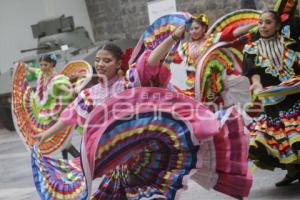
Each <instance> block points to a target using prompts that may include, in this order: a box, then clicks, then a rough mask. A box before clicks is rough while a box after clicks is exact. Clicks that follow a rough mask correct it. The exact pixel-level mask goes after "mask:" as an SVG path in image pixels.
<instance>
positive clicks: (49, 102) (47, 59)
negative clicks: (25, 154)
mask: <svg viewBox="0 0 300 200" xmlns="http://www.w3.org/2000/svg"><path fill="white" fill-rule="evenodd" d="M39 62H40V67H41V68H40V69H37V68H32V67H28V70H29V71H31V72H33V73H34V74H35V76H36V77H38V80H37V87H36V92H35V96H34V98H32V99H31V100H32V102H31V103H32V105H34V108H36V109H33V117H34V118H35V119H36V120H37V122H38V123H39V124H42V125H44V126H45V127H50V126H52V125H53V124H54V123H55V122H56V119H57V118H58V117H59V115H60V113H61V112H62V111H63V109H64V108H66V106H67V105H68V104H69V103H70V102H71V101H72V100H73V98H74V97H73V89H72V86H71V83H70V81H69V79H68V78H67V77H66V76H64V75H61V74H58V73H57V72H55V71H54V67H55V65H56V56H55V54H45V55H42V56H41V57H40V59H39ZM34 127H36V132H37V133H39V132H41V131H43V129H44V128H45V127H44V128H43V127H40V126H34ZM68 152H69V153H70V154H71V155H72V156H73V157H78V156H79V152H78V151H77V150H76V148H75V147H74V146H73V145H72V144H68V146H67V147H66V148H65V149H63V150H62V156H63V158H64V159H67V158H68Z"/></svg>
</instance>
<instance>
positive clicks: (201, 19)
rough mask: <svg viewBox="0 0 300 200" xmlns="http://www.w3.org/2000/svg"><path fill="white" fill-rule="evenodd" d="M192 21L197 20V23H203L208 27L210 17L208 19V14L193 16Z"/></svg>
mask: <svg viewBox="0 0 300 200" xmlns="http://www.w3.org/2000/svg"><path fill="white" fill-rule="evenodd" d="M192 19H193V20H196V21H197V22H200V23H203V24H205V25H206V26H208V25H209V22H208V17H207V15H206V14H200V15H195V16H192Z"/></svg>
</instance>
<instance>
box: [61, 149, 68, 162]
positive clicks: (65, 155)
mask: <svg viewBox="0 0 300 200" xmlns="http://www.w3.org/2000/svg"><path fill="white" fill-rule="evenodd" d="M61 154H62V157H63V159H64V160H68V149H64V150H62V152H61Z"/></svg>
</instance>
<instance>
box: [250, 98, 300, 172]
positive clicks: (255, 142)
mask: <svg viewBox="0 0 300 200" xmlns="http://www.w3.org/2000/svg"><path fill="white" fill-rule="evenodd" d="M283 99H284V100H283V101H281V102H279V103H278V104H275V105H269V106H266V107H265V113H263V114H261V115H260V116H259V117H257V118H256V119H255V120H254V121H253V123H252V124H251V125H250V126H249V128H250V159H252V160H253V162H254V164H256V165H257V166H258V167H261V168H264V169H271V170H272V169H274V168H276V167H279V168H283V169H284V168H285V167H286V164H293V163H297V162H299V160H300V155H299V153H298V152H299V150H300V100H298V99H299V95H297V94H296V95H289V96H286V97H284V98H283Z"/></svg>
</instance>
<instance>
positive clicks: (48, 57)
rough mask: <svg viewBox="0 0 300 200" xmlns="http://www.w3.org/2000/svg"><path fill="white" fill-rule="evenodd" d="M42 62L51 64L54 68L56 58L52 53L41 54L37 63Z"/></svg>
mask: <svg viewBox="0 0 300 200" xmlns="http://www.w3.org/2000/svg"><path fill="white" fill-rule="evenodd" d="M42 61H46V62H49V63H52V64H53V67H55V65H56V63H57V58H56V55H55V54H54V53H49V54H43V55H41V56H40V59H39V62H42Z"/></svg>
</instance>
